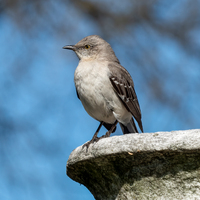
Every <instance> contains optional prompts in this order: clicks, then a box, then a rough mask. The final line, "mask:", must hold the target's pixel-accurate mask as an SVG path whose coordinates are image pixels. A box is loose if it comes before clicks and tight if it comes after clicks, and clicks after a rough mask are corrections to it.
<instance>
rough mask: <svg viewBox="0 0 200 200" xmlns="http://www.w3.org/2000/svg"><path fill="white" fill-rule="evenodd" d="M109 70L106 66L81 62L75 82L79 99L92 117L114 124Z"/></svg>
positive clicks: (76, 72)
mask: <svg viewBox="0 0 200 200" xmlns="http://www.w3.org/2000/svg"><path fill="white" fill-rule="evenodd" d="M108 74H109V69H108V68H106V67H105V64H104V65H103V64H101V63H100V64H97V63H95V62H80V63H79V65H78V67H77V68H76V71H75V75H74V81H75V86H76V89H77V92H78V95H79V98H80V100H81V102H82V104H83V106H84V108H85V110H86V111H87V112H88V114H89V115H90V116H92V117H93V118H95V119H96V120H98V121H105V122H107V123H113V122H114V121H115V118H114V116H113V113H112V108H111V106H110V102H111V101H112V95H115V94H111V93H112V92H113V93H114V91H113V89H112V88H111V87H112V86H111V83H110V80H109V76H108Z"/></svg>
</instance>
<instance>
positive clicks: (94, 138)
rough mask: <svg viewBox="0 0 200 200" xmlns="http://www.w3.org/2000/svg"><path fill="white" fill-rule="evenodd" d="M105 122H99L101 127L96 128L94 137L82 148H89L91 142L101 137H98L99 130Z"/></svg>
mask: <svg viewBox="0 0 200 200" xmlns="http://www.w3.org/2000/svg"><path fill="white" fill-rule="evenodd" d="M103 123H104V122H101V123H100V124H99V127H98V128H97V130H96V132H95V134H94V135H93V137H92V139H91V140H90V141H89V142H87V143H85V144H84V145H83V147H82V148H84V147H86V148H87V149H88V147H89V146H90V144H92V143H94V142H97V141H98V140H99V138H98V137H97V135H98V133H99V130H100V129H101V127H102V125H103Z"/></svg>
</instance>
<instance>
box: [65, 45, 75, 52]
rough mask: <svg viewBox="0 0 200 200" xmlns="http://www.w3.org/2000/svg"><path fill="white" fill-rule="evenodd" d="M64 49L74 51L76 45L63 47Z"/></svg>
mask: <svg viewBox="0 0 200 200" xmlns="http://www.w3.org/2000/svg"><path fill="white" fill-rule="evenodd" d="M63 49H69V50H73V51H74V50H75V49H76V48H75V45H66V46H64V47H63Z"/></svg>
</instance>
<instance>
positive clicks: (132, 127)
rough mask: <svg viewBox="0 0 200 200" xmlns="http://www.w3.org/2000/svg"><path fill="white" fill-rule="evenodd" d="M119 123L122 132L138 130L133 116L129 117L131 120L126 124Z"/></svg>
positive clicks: (135, 131)
mask: <svg viewBox="0 0 200 200" xmlns="http://www.w3.org/2000/svg"><path fill="white" fill-rule="evenodd" d="M119 124H120V127H121V129H122V132H123V134H128V133H138V130H137V127H136V125H135V122H134V120H133V118H131V121H130V122H129V123H128V124H127V125H126V126H125V125H124V124H122V123H119Z"/></svg>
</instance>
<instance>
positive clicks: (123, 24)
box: [0, 0, 200, 200]
mask: <svg viewBox="0 0 200 200" xmlns="http://www.w3.org/2000/svg"><path fill="white" fill-rule="evenodd" d="M199 8H200V1H199V0H193V1H191V0H177V1H173V0H162V1H159V0H140V1H138V0H125V1H119V0H112V1H111V0H102V1H98V0H85V1H84V0H73V1H72V0H57V1H53V0H4V1H3V0H1V1H0V46H1V48H0V172H1V173H0V199H2V200H13V199H15V200H27V199H29V200H35V199H37V200H46V199H48V200H54V199H59V200H62V199H67V200H68V199H70V200H78V199H81V200H84V199H87V200H92V199H94V198H93V196H92V194H91V193H90V192H89V191H88V190H87V188H85V187H84V186H83V185H80V184H78V183H76V182H74V181H73V180H71V179H70V178H69V177H68V176H67V175H66V172H65V170H66V167H65V166H66V162H67V159H68V157H69V155H70V153H71V151H72V150H73V149H75V148H76V147H77V146H80V145H82V144H83V143H85V142H86V141H88V140H90V139H91V138H92V136H93V134H94V132H95V130H96V128H97V126H98V124H99V122H97V121H95V120H94V119H92V118H91V117H90V116H89V115H88V114H87V113H86V111H85V110H84V108H83V106H82V104H81V102H80V101H79V99H78V98H77V96H76V91H75V86H74V82H73V78H74V71H75V68H76V66H77V64H78V58H77V57H76V55H75V53H74V52H72V51H67V50H63V49H62V47H63V46H64V45H67V44H75V43H77V42H78V41H79V40H81V39H82V38H83V37H86V36H88V35H92V34H97V35H100V36H101V37H102V38H104V39H105V40H106V41H108V42H109V43H110V44H111V46H112V47H113V49H114V51H115V53H116V55H117V57H118V58H119V60H120V62H121V64H122V65H123V66H124V67H125V68H126V69H127V70H128V71H129V72H130V74H131V75H132V78H133V80H134V82H135V89H136V93H137V96H138V99H139V102H140V107H141V110H142V121H143V126H144V131H145V132H156V131H172V130H185V129H197V128H200V120H199V116H200V105H199V104H200V9H199ZM105 131H106V130H105V129H103V128H102V130H101V133H100V134H104V133H105ZM121 134H122V132H121V130H120V128H119V127H118V129H117V131H116V132H115V134H113V135H121Z"/></svg>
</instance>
